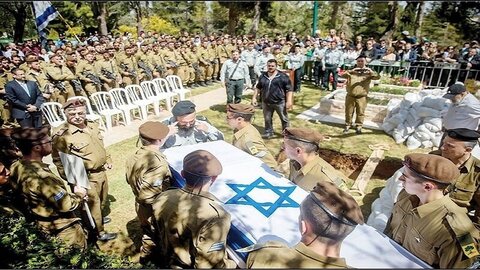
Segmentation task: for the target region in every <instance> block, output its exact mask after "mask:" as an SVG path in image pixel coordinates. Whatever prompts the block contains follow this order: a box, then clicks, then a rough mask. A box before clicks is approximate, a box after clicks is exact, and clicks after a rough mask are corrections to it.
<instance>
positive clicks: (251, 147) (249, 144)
mask: <svg viewBox="0 0 480 270" xmlns="http://www.w3.org/2000/svg"><path fill="white" fill-rule="evenodd" d="M245 146H246V147H247V150H248V152H249V153H250V155H254V156H255V155H257V154H258V149H257V147H256V146H255V145H254V144H253V143H252V142H250V141H247V142H245Z"/></svg>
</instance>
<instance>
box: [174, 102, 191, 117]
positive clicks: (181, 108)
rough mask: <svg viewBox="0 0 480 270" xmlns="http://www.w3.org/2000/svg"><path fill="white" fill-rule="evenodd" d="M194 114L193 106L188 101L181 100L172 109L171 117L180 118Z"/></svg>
mask: <svg viewBox="0 0 480 270" xmlns="http://www.w3.org/2000/svg"><path fill="white" fill-rule="evenodd" d="M194 112H195V104H193V102H191V101H190V100H182V101H180V102H178V103H177V104H175V106H173V108H172V114H173V116H182V115H187V114H191V113H194Z"/></svg>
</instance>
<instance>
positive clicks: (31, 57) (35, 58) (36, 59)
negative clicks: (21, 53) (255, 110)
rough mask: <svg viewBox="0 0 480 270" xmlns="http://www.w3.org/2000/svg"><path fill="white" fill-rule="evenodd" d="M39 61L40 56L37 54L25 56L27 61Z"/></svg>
mask: <svg viewBox="0 0 480 270" xmlns="http://www.w3.org/2000/svg"><path fill="white" fill-rule="evenodd" d="M37 61H38V57H37V56H36V55H29V56H27V57H25V62H27V63H32V62H37Z"/></svg>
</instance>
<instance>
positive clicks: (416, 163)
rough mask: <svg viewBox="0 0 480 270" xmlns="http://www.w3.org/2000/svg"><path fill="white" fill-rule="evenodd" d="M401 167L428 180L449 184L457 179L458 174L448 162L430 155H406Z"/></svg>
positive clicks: (455, 167) (456, 169)
mask: <svg viewBox="0 0 480 270" xmlns="http://www.w3.org/2000/svg"><path fill="white" fill-rule="evenodd" d="M403 165H405V166H406V167H407V168H409V169H410V170H412V171H414V172H415V173H417V174H419V175H420V176H421V177H423V178H426V179H428V180H431V181H434V182H439V183H443V184H450V183H452V182H454V181H455V179H457V177H458V176H459V175H460V172H459V170H458V168H457V166H455V164H453V162H451V161H450V160H448V159H446V158H444V157H441V156H437V155H432V154H419V153H414V154H408V155H406V156H405V159H404V162H403Z"/></svg>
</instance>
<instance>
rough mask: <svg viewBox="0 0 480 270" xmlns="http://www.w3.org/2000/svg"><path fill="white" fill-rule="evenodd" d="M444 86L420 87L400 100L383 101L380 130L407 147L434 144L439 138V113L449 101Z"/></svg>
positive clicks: (430, 145) (444, 109) (414, 147)
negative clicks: (384, 107) (383, 117)
mask: <svg viewBox="0 0 480 270" xmlns="http://www.w3.org/2000/svg"><path fill="white" fill-rule="evenodd" d="M445 92H446V90H441V89H433V90H422V91H420V92H418V93H407V94H405V96H404V98H403V100H402V101H399V100H395V99H392V100H390V102H389V103H388V105H387V117H385V120H384V121H383V125H382V128H383V130H384V131H385V132H386V133H387V134H389V135H391V136H392V137H393V138H394V140H395V142H396V143H403V142H406V145H407V147H408V149H410V150H412V149H416V148H419V147H425V148H431V147H434V146H435V147H438V146H439V145H440V140H441V138H442V116H443V115H444V114H445V113H446V112H447V110H448V107H449V106H450V101H448V100H447V99H444V98H443V97H442V96H443V95H444V94H445Z"/></svg>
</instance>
